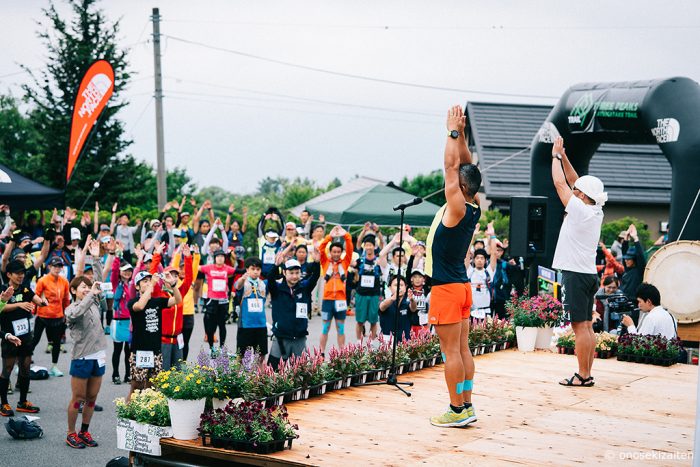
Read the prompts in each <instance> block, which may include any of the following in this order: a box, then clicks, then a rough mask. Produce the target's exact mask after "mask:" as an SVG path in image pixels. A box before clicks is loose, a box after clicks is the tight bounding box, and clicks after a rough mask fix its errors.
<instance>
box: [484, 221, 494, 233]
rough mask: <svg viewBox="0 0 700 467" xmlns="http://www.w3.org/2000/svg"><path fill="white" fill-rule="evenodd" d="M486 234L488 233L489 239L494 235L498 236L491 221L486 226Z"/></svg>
mask: <svg viewBox="0 0 700 467" xmlns="http://www.w3.org/2000/svg"><path fill="white" fill-rule="evenodd" d="M485 233H486V235H488V236H489V237H490V236H492V235H496V230H495V229H494V228H493V221H491V222H489V223H488V224H486V232H485Z"/></svg>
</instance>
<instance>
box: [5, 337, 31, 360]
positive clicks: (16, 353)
mask: <svg viewBox="0 0 700 467" xmlns="http://www.w3.org/2000/svg"><path fill="white" fill-rule="evenodd" d="M0 348H2V358H15V357H31V356H32V355H33V354H34V346H33V345H32V335H31V333H30V334H29V335H28V336H27V337H24V339H22V344H21V345H19V346H15V345H14V344H13V343H12V342H9V341H6V340H5V339H3V340H2V344H0Z"/></svg>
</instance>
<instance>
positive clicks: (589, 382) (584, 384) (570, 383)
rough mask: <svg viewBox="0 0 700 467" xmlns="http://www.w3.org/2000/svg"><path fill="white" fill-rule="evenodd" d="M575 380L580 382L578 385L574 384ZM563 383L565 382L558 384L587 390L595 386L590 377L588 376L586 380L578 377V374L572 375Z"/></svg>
mask: <svg viewBox="0 0 700 467" xmlns="http://www.w3.org/2000/svg"><path fill="white" fill-rule="evenodd" d="M575 379H578V380H579V381H580V383H577V384H574V380H575ZM564 381H566V382H561V381H559V384H561V385H562V386H575V387H584V388H589V387H591V386H593V385H594V384H595V382H594V381H593V377H592V376H589V377H588V378H584V377H583V376H581V375H579V374H578V373H574V376H572V377H571V378H569V379H565V380H564Z"/></svg>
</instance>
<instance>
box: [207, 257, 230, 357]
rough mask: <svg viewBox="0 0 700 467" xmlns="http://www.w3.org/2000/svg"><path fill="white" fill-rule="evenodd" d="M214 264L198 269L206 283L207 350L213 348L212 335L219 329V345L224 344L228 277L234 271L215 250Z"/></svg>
mask: <svg viewBox="0 0 700 467" xmlns="http://www.w3.org/2000/svg"><path fill="white" fill-rule="evenodd" d="M212 255H213V256H214V264H206V265H204V266H200V267H199V271H200V272H201V273H203V274H204V276H205V277H206V281H207V295H208V297H209V298H208V300H207V302H206V303H205V310H204V332H205V333H206V335H207V342H208V343H209V348H213V347H214V334H215V333H216V329H217V328H218V329H219V343H220V345H221V347H223V346H224V343H225V342H226V320H228V300H229V293H230V292H229V281H228V278H229V276H232V275H234V274H235V273H236V270H235V269H234V268H232V267H231V266H228V265H226V264H225V262H226V253H225V252H224V251H223V250H216V251H215V252H213V253H212Z"/></svg>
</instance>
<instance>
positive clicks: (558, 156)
mask: <svg viewBox="0 0 700 467" xmlns="http://www.w3.org/2000/svg"><path fill="white" fill-rule="evenodd" d="M552 159H559V160H562V158H561V154H552Z"/></svg>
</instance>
